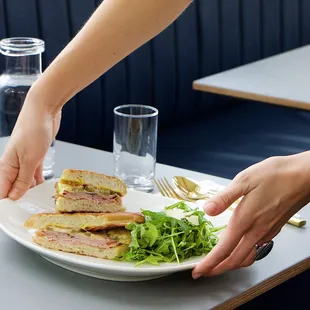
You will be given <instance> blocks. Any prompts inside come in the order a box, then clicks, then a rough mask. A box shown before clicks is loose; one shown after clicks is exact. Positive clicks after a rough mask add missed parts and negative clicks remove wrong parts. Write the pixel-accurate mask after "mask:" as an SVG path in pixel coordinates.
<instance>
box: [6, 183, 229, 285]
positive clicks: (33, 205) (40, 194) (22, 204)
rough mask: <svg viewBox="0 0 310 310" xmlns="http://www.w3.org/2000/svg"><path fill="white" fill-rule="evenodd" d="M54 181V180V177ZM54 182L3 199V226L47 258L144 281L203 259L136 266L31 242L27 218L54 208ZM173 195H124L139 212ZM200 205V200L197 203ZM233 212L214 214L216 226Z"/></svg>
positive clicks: (94, 273)
mask: <svg viewBox="0 0 310 310" xmlns="http://www.w3.org/2000/svg"><path fill="white" fill-rule="evenodd" d="M54 182H55V181H54ZM54 182H46V183H44V184H42V185H40V186H37V187H35V188H33V189H31V190H29V191H28V192H27V193H26V195H25V196H24V197H23V198H22V199H20V200H18V201H16V202H14V201H11V200H10V199H4V200H1V201H0V228H1V229H2V230H3V231H4V233H6V234H7V235H8V236H10V237H11V238H13V239H14V240H16V241H17V242H18V243H20V244H22V245H23V246H25V247H27V248H28V249H30V250H32V251H35V252H36V253H38V254H39V255H41V256H42V257H43V258H45V259H46V260H48V261H50V262H51V263H53V264H56V265H58V266H60V267H63V268H65V269H68V270H71V271H74V272H77V273H80V274H83V275H87V276H90V277H95V278H100V279H106V280H113V281H144V280H150V279H156V278H160V277H163V276H166V275H169V274H172V273H175V272H179V271H183V270H188V269H193V268H194V266H195V265H196V264H197V262H199V261H200V260H201V257H196V258H192V259H189V260H187V261H184V262H182V263H180V264H178V263H162V264H160V266H152V265H141V266H139V267H134V264H133V263H127V262H119V261H109V260H104V259H98V258H92V257H86V256H80V255H75V254H70V253H64V252H58V251H53V250H48V249H45V248H43V247H41V246H38V245H37V244H35V243H34V242H32V232H31V231H28V230H26V229H25V228H24V222H25V221H26V220H27V219H28V218H29V217H30V216H31V214H35V213H42V212H53V208H54V201H53V198H52V196H53V194H54ZM174 202H175V200H174V199H170V198H165V197H162V196H160V195H154V194H146V193H142V192H137V191H129V192H128V194H127V195H126V196H125V197H124V198H123V203H124V206H125V207H126V209H127V211H130V212H137V211H138V212H139V211H140V210H141V209H149V210H152V211H162V210H163V208H164V207H165V206H167V205H170V204H173V203H174ZM196 205H197V204H196ZM230 215H231V213H230V212H229V211H227V212H225V213H223V214H222V215H220V216H217V217H215V218H212V219H211V220H212V223H214V225H215V226H218V225H220V226H221V225H225V224H227V222H228V219H229V217H230Z"/></svg>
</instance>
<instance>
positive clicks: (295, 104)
mask: <svg viewBox="0 0 310 310" xmlns="http://www.w3.org/2000/svg"><path fill="white" fill-rule="evenodd" d="M193 89H194V90H198V91H203V92H209V93H213V94H218V95H224V96H229V97H236V98H241V99H247V100H252V101H259V102H265V103H270V104H275V105H280V106H285V107H290V108H297V109H302V110H310V102H309V103H307V102H303V101H293V100H289V99H284V98H277V97H271V96H264V95H259V94H255V93H248V92H243V91H239V90H232V89H228V88H223V87H217V86H210V85H201V84H198V83H197V82H195V81H194V82H193Z"/></svg>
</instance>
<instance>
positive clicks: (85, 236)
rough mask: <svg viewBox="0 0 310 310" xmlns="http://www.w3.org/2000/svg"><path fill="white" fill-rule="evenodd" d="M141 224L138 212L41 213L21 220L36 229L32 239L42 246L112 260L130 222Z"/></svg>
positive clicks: (123, 247) (124, 245)
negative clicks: (24, 220)
mask: <svg viewBox="0 0 310 310" xmlns="http://www.w3.org/2000/svg"><path fill="white" fill-rule="evenodd" d="M133 222H134V223H143V222H144V217H143V216H142V215H141V214H137V213H129V212H127V213H126V212H119V213H66V214H64V213H42V214H36V215H33V216H32V217H31V218H29V219H28V220H27V221H26V222H25V224H24V225H25V227H26V228H28V229H36V232H35V234H34V237H33V241H34V242H35V243H37V244H39V245H41V246H43V247H45V248H48V249H52V250H56V251H63V252H69V253H75V254H80V255H87V256H93V257H97V258H105V259H114V258H117V257H120V256H121V255H122V254H123V253H125V252H126V251H127V250H128V248H129V244H130V242H131V233H130V231H129V230H127V229H126V228H125V226H126V225H128V224H130V223H133Z"/></svg>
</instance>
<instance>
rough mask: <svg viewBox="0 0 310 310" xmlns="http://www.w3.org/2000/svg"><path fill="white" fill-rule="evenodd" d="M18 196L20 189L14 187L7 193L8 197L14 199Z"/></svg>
mask: <svg viewBox="0 0 310 310" xmlns="http://www.w3.org/2000/svg"><path fill="white" fill-rule="evenodd" d="M19 197H20V190H19V189H17V188H14V189H13V190H12V191H10V193H9V198H11V199H13V200H15V199H18V198H19Z"/></svg>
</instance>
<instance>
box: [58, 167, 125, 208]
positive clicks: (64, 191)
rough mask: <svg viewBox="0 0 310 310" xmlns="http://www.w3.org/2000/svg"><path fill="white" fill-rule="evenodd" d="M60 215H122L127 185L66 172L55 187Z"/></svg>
mask: <svg viewBox="0 0 310 310" xmlns="http://www.w3.org/2000/svg"><path fill="white" fill-rule="evenodd" d="M55 188H56V195H55V201H56V210H57V211H58V212H99V213H101V212H111V213H113V212H121V211H124V210H125V209H124V207H123V206H122V197H123V196H125V195H126V193H127V189H126V185H125V184H124V183H123V182H122V181H121V180H120V179H119V178H116V177H111V176H107V175H104V174H99V173H95V172H90V171H87V170H73V169H66V170H64V171H63V173H62V175H61V177H60V181H59V182H57V183H56V184H55Z"/></svg>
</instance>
